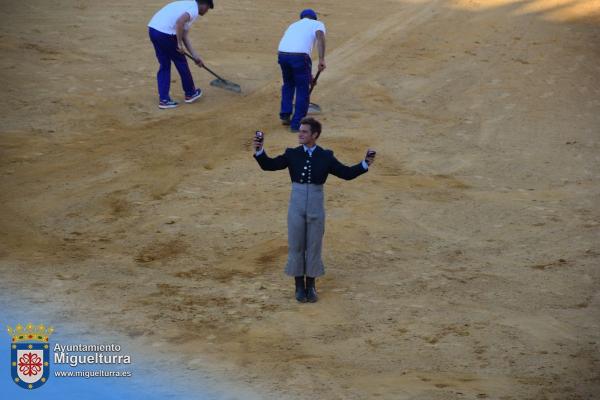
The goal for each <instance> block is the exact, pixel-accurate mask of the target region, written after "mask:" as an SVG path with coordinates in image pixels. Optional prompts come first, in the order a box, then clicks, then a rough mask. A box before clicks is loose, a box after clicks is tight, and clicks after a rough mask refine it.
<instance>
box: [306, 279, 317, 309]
mask: <svg viewBox="0 0 600 400" xmlns="http://www.w3.org/2000/svg"><path fill="white" fill-rule="evenodd" d="M318 300H319V296H317V288H316V287H315V278H311V277H309V276H307V277H306V301H308V302H309V303H316V302H317V301H318Z"/></svg>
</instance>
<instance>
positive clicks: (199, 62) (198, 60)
mask: <svg viewBox="0 0 600 400" xmlns="http://www.w3.org/2000/svg"><path fill="white" fill-rule="evenodd" d="M192 58H193V59H194V62H195V63H196V65H197V66H199V67H201V68H202V67H203V66H204V61H202V58H200V56H199V55H198V54H195V53H194V54H192Z"/></svg>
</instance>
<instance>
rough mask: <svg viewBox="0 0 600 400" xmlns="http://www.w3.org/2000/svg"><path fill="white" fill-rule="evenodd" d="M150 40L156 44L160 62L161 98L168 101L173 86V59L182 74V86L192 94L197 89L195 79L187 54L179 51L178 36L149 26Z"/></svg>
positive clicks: (157, 77)
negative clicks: (186, 57)
mask: <svg viewBox="0 0 600 400" xmlns="http://www.w3.org/2000/svg"><path fill="white" fill-rule="evenodd" d="M148 34H149V35H150V40H151V41H152V44H153V45H154V50H155V52H156V58H157V59H158V63H159V64H160V68H159V69H158V73H157V74H156V80H157V81H158V96H159V99H160V100H161V101H162V100H165V101H168V100H171V97H170V96H169V89H170V87H171V61H172V62H173V63H175V68H177V71H178V72H179V76H181V86H183V91H184V93H185V95H186V96H192V95H193V94H194V92H195V91H196V86H195V85H194V79H193V78H192V73H191V72H190V67H189V66H188V63H187V60H186V59H185V56H184V55H183V54H181V53H180V52H178V51H177V36H176V35H168V34H166V33H162V32H160V31H157V30H156V29H153V28H148Z"/></svg>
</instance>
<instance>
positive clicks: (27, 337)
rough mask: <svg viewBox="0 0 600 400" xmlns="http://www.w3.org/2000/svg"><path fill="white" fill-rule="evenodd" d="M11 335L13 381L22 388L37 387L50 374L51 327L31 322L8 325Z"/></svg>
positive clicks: (45, 380) (46, 379) (52, 330)
mask: <svg viewBox="0 0 600 400" xmlns="http://www.w3.org/2000/svg"><path fill="white" fill-rule="evenodd" d="M7 330H8V334H9V335H10V336H11V338H12V340H11V345H10V350H11V351H10V361H11V362H10V365H11V368H10V371H11V375H12V379H13V382H14V383H16V384H17V385H19V386H20V387H22V388H24V389H37V388H39V387H40V386H42V385H43V384H44V383H46V382H47V381H48V377H49V376H50V343H49V342H48V338H49V337H50V335H52V333H53V332H54V329H53V328H51V327H50V328H46V327H45V326H44V325H37V326H35V325H33V324H31V323H29V324H27V326H25V327H23V326H22V325H21V324H18V325H17V326H16V327H15V328H14V329H13V328H12V327H8V329H7Z"/></svg>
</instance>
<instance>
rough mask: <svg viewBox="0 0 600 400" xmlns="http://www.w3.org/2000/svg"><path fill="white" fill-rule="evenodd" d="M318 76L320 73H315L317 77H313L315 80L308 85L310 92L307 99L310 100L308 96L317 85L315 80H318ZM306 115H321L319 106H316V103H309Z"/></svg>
mask: <svg viewBox="0 0 600 400" xmlns="http://www.w3.org/2000/svg"><path fill="white" fill-rule="evenodd" d="M319 75H321V71H319V72H317V75H316V76H315V79H313V81H312V82H311V84H310V90H309V91H308V97H309V98H310V94H311V93H312V91H313V89H314V88H315V86H316V85H317V79H319ZM308 113H309V114H320V113H321V106H320V105H318V104H316V103H309V104H308Z"/></svg>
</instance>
